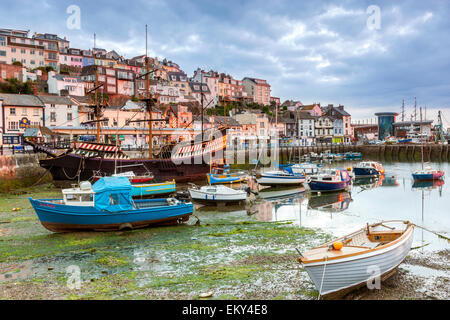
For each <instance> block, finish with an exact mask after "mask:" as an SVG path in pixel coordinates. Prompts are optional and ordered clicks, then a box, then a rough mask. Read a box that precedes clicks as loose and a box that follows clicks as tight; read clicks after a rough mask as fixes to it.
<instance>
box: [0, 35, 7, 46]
mask: <svg viewBox="0 0 450 320" xmlns="http://www.w3.org/2000/svg"><path fill="white" fill-rule="evenodd" d="M4 46H6V37H0V47H4Z"/></svg>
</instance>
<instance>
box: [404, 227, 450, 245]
mask: <svg viewBox="0 0 450 320" xmlns="http://www.w3.org/2000/svg"><path fill="white" fill-rule="evenodd" d="M413 226H415V227H417V228H421V229H423V230H425V231H428V232H431V233H433V234H435V235H437V236H438V237H439V238H441V239H445V240H447V241H448V242H450V238H448V237H446V236H444V235H442V234H439V233H437V232H435V231H432V230H429V229H427V228H425V227H422V226H419V225H417V224H414V223H413Z"/></svg>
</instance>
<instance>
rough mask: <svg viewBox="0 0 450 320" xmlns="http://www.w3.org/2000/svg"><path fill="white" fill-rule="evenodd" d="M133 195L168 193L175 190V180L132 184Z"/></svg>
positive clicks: (143, 195)
mask: <svg viewBox="0 0 450 320" xmlns="http://www.w3.org/2000/svg"><path fill="white" fill-rule="evenodd" d="M132 187H133V189H132V195H133V197H145V196H155V195H162V194H169V193H172V192H175V191H176V190H177V187H176V183H175V180H173V181H166V182H162V183H139V184H132Z"/></svg>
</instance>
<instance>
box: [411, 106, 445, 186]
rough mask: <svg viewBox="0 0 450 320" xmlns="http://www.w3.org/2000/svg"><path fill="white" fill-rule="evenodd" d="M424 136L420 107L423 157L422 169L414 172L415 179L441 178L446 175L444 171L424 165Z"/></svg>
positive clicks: (421, 150) (421, 151)
mask: <svg viewBox="0 0 450 320" xmlns="http://www.w3.org/2000/svg"><path fill="white" fill-rule="evenodd" d="M423 136H424V134H423V133H422V108H420V153H421V157H422V160H421V161H422V169H420V170H416V171H414V172H413V173H412V176H413V179H414V180H415V181H422V180H439V179H441V178H442V177H443V176H444V171H442V170H435V169H432V168H431V167H430V166H427V167H424V161H423Z"/></svg>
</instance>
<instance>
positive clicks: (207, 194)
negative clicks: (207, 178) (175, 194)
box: [188, 185, 247, 203]
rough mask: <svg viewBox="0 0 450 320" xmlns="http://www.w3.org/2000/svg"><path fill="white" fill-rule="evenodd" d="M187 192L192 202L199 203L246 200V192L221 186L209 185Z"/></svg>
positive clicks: (192, 188) (193, 188)
mask: <svg viewBox="0 0 450 320" xmlns="http://www.w3.org/2000/svg"><path fill="white" fill-rule="evenodd" d="M188 190H189V194H190V195H191V198H192V200H196V201H199V202H209V203H211V202H216V203H217V202H223V203H233V202H240V201H245V200H246V199H247V191H245V190H242V189H239V190H236V189H232V188H228V187H226V186H223V185H210V186H203V187H200V188H198V187H196V186H195V187H194V186H193V187H191V188H189V189H188Z"/></svg>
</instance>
